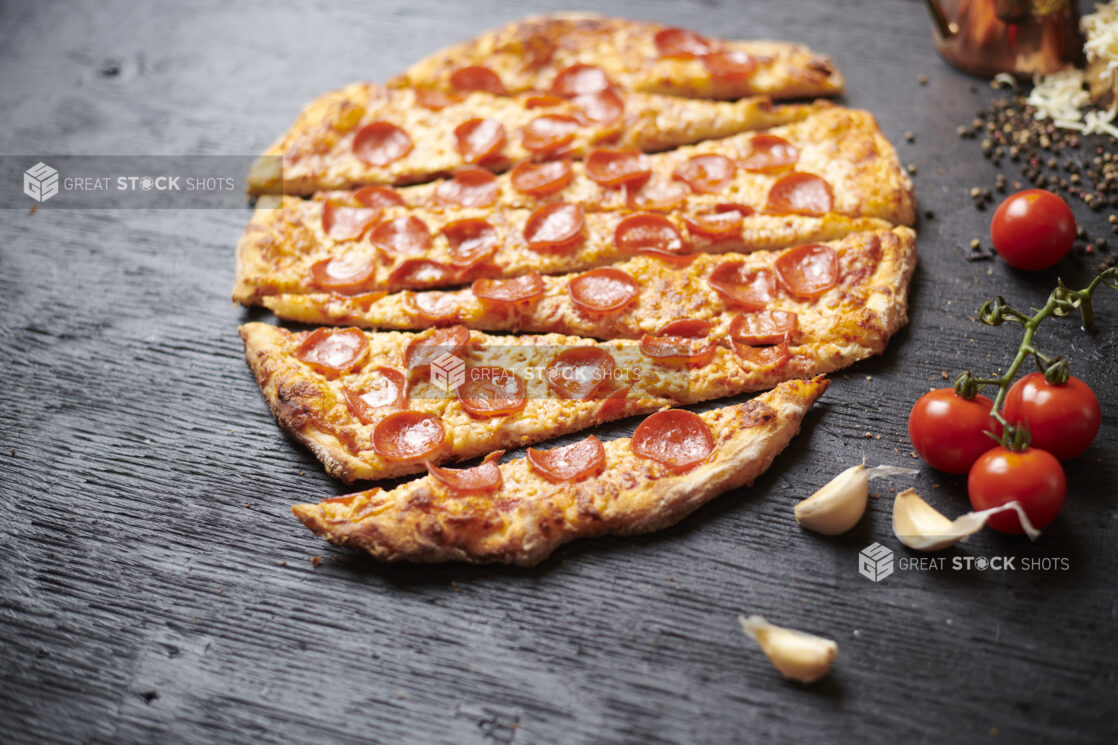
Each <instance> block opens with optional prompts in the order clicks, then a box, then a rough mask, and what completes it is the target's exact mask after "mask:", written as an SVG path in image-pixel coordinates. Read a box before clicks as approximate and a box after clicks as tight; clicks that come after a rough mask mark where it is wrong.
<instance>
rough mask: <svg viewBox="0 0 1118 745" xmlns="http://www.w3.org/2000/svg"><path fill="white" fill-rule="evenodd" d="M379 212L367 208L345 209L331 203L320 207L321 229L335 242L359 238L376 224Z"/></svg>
mask: <svg viewBox="0 0 1118 745" xmlns="http://www.w3.org/2000/svg"><path fill="white" fill-rule="evenodd" d="M379 216H380V210H378V209H370V208H368V207H345V206H343V205H340V204H334V203H333V202H326V203H325V204H324V205H322V229H323V230H324V231H325V232H326V235H328V236H330V237H331V238H333V239H334V240H336V241H345V240H352V239H353V238H360V237H361V234H362V233H364V232H365V230H366V229H367V228H368V227H369V226H370V225H372V224H373V223H374V222H376V220H377V217H379Z"/></svg>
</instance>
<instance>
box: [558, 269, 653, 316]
mask: <svg viewBox="0 0 1118 745" xmlns="http://www.w3.org/2000/svg"><path fill="white" fill-rule="evenodd" d="M567 293H568V294H569V295H570V296H571V302H573V303H574V304H575V307H577V308H579V309H580V310H585V311H589V312H592V313H612V312H614V311H617V310H621V309H622V308H623V307H625V306H626V305H628V304H629V303H630V302H632V300H633V299H634V298H635V297H636V296H637V295H638V294H639V293H640V285H638V284H637V281H636V280H635V279H633V278H632V277H630V276H629V275H628V274H626V273H625V272H623V271H621V270H620V269H614V268H613V267H610V266H605V267H601V268H599V269H591V270H590V271H588V272H587V273H586V274H580V275H579V276H577V277H575V278H574V279H572V280H571V281H570V282H569V283H568V284H567Z"/></svg>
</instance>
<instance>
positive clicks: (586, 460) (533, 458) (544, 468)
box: [528, 435, 606, 484]
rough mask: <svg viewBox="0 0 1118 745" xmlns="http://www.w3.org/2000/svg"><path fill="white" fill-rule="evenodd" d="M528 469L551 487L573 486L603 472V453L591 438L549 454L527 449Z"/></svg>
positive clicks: (599, 443) (600, 446) (596, 442)
mask: <svg viewBox="0 0 1118 745" xmlns="http://www.w3.org/2000/svg"><path fill="white" fill-rule="evenodd" d="M528 467H529V468H531V469H532V470H533V471H535V472H536V473H538V474H539V475H540V476H542V477H543V478H545V479H547V480H548V481H550V482H551V483H553V484H561V483H564V482H566V483H574V482H576V481H582V480H583V479H587V478H590V477H591V476H597V475H598V474H600V473H601V472H602V471H603V470H605V467H606V449H605V448H604V447H602V441H601V440H599V439H598V438H597V437H595V436H594V435H590V436H589V437H587V438H586V439H585V440H579V441H578V442H572V443H571V444H570V445H563V446H562V447H557V448H552V449H551V450H536V449H535V448H528Z"/></svg>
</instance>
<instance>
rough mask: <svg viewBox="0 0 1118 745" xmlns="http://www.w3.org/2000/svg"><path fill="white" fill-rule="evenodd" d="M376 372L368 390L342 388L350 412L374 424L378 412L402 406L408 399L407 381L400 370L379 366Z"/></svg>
mask: <svg viewBox="0 0 1118 745" xmlns="http://www.w3.org/2000/svg"><path fill="white" fill-rule="evenodd" d="M376 373H377V377H376V378H374V379H373V381H372V382H371V383H370V384H369V385H367V386H365V388H366V390H362V391H355V390H353V389H351V388H343V389H342V392H343V393H344V394H345V398H346V404H347V405H348V406H349V410H350V412H352V413H353V415H354V416H355V417H357V418H358V419H359V420H360V421H361V422H362V423H364V424H374V423H375V422H377V421H378V420H379V419H380V417H379V416H378V412H383V411H384V410H385V409H397V408H400V407H402V406H404V405H405V404H406V403H407V400H408V394H407V391H408V386H407V382H406V381H405V379H404V376H403V374H402V373H401V372H400V371H399V370H393V369H392V368H391V367H378V368H377V369H376Z"/></svg>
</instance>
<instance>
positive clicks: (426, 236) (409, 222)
mask: <svg viewBox="0 0 1118 745" xmlns="http://www.w3.org/2000/svg"><path fill="white" fill-rule="evenodd" d="M369 241H370V242H371V243H372V244H373V245H374V246H376V247H377V248H381V249H384V250H385V251H388V252H390V253H393V254H421V253H424V252H426V251H427V249H428V248H430V247H431V231H430V230H428V229H427V223H425V222H423V221H422V220H420V219H419V218H418V217H415V216H414V215H408V216H407V217H397V218H395V219H394V220H386V221H384V222H382V223H381V224H380V225H377V226H376V227H375V228H373V232H372V233H370V234H369Z"/></svg>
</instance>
